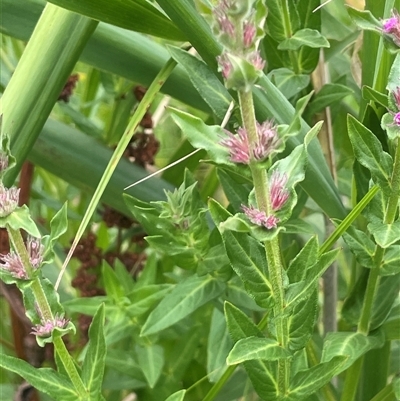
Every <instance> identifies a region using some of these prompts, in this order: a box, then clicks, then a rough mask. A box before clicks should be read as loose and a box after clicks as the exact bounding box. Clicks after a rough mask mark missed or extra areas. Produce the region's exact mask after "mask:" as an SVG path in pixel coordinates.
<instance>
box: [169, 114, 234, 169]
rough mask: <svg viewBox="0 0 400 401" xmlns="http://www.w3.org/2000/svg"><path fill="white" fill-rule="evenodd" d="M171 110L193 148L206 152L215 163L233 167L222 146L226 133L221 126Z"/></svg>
mask: <svg viewBox="0 0 400 401" xmlns="http://www.w3.org/2000/svg"><path fill="white" fill-rule="evenodd" d="M169 110H170V111H171V116H172V119H173V120H174V121H175V123H176V124H177V125H178V126H179V128H180V129H181V130H182V132H183V133H184V134H185V136H186V137H187V138H188V140H189V142H190V143H191V144H192V145H193V147H195V148H199V149H204V150H206V151H207V153H208V155H209V156H210V158H211V159H212V160H213V161H214V162H215V163H218V164H227V165H230V166H232V165H233V163H231V162H229V161H228V159H229V152H228V149H227V148H226V147H225V146H223V145H221V144H220V142H221V140H222V139H223V138H225V137H226V133H225V131H224V130H223V129H222V128H221V127H220V126H218V125H212V126H210V125H206V124H204V122H203V120H201V119H200V118H198V117H194V116H192V115H190V114H188V113H185V112H183V111H180V110H178V109H174V108H171V107H170V108H169Z"/></svg>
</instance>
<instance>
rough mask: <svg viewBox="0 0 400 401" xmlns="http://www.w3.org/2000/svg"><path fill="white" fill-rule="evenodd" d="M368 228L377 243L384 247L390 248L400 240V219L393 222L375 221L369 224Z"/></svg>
mask: <svg viewBox="0 0 400 401" xmlns="http://www.w3.org/2000/svg"><path fill="white" fill-rule="evenodd" d="M368 230H369V232H370V233H372V235H373V236H374V239H375V241H376V243H377V244H378V245H379V246H380V247H382V248H388V247H389V246H390V245H392V244H394V243H395V242H397V241H399V240H400V221H396V222H395V223H393V224H385V223H382V222H379V221H376V222H375V221H374V222H372V223H370V224H368Z"/></svg>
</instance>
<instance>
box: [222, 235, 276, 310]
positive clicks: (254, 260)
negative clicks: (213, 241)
mask: <svg viewBox="0 0 400 401" xmlns="http://www.w3.org/2000/svg"><path fill="white" fill-rule="evenodd" d="M222 237H223V239H224V244H225V249H226V253H227V255H228V258H229V260H230V261H231V265H232V268H233V270H234V271H235V272H236V274H237V275H238V276H239V277H240V278H241V280H242V281H243V283H244V286H245V288H246V290H247V292H248V293H249V295H250V296H251V297H252V298H254V300H255V301H256V303H257V305H259V306H261V307H264V308H267V307H269V306H271V303H272V288H271V283H270V282H269V280H268V276H267V275H268V267H267V259H266V256H265V250H264V247H263V246H262V245H261V244H260V243H259V242H258V241H257V240H255V239H254V238H252V237H250V236H249V235H247V234H243V233H238V232H231V231H224V232H223V233H222Z"/></svg>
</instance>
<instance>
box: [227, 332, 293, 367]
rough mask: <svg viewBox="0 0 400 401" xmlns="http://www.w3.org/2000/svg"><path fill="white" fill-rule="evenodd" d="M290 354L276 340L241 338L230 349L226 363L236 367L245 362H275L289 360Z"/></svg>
mask: <svg viewBox="0 0 400 401" xmlns="http://www.w3.org/2000/svg"><path fill="white" fill-rule="evenodd" d="M291 356H292V354H291V353H290V352H289V351H287V350H286V349H284V348H282V347H281V346H280V345H279V343H278V342H277V341H276V340H273V339H271V338H260V337H247V338H242V339H241V340H239V341H238V342H237V343H235V345H234V346H233V348H232V351H231V352H230V353H229V355H228V358H227V359H226V362H227V364H228V365H236V364H238V363H242V362H245V361H252V360H259V359H261V360H264V361H276V360H278V359H286V358H290V357H291Z"/></svg>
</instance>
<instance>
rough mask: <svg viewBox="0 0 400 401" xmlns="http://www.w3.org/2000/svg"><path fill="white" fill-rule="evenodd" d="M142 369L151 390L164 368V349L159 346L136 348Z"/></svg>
mask: <svg viewBox="0 0 400 401" xmlns="http://www.w3.org/2000/svg"><path fill="white" fill-rule="evenodd" d="M135 350H136V354H137V359H138V362H139V366H140V369H142V372H143V374H144V377H145V378H146V380H147V383H148V384H149V386H150V388H154V386H155V385H156V383H157V381H158V379H159V378H160V375H161V372H162V368H163V366H164V348H163V347H161V345H158V344H146V345H145V346H140V345H136V346H135Z"/></svg>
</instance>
